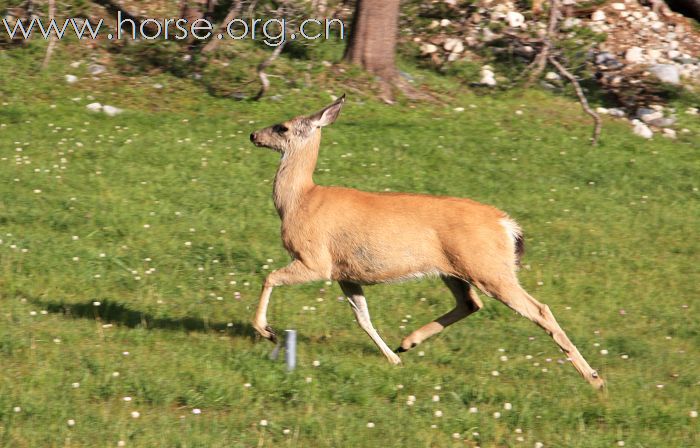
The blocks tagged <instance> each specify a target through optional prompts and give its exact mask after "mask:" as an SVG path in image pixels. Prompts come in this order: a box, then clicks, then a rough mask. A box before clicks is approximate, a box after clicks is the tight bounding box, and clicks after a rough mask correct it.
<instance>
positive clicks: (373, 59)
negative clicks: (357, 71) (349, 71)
mask: <svg viewBox="0 0 700 448" xmlns="http://www.w3.org/2000/svg"><path fill="white" fill-rule="evenodd" d="M398 23H399V0H358V1H357V6H356V8H355V15H354V20H353V24H352V31H351V34H350V43H349V44H348V46H347V48H346V50H345V59H346V60H347V61H349V62H351V63H353V64H358V65H360V66H362V67H363V68H364V69H365V70H367V71H368V72H370V73H372V74H374V75H376V76H377V77H379V79H380V80H381V81H382V83H383V84H384V87H383V88H384V90H385V91H386V89H388V88H390V85H391V84H392V83H393V81H394V80H395V78H396V76H397V70H396V65H395V51H396V35H397V32H398Z"/></svg>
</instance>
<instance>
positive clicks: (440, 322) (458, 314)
mask: <svg viewBox="0 0 700 448" xmlns="http://www.w3.org/2000/svg"><path fill="white" fill-rule="evenodd" d="M442 281H443V282H445V284H446V285H447V287H448V288H450V291H452V295H454V297H455V300H456V302H457V304H456V305H455V307H454V308H453V309H452V310H451V311H449V312H447V313H445V314H443V315H442V316H440V317H438V318H437V319H435V320H434V321H432V322H430V323H427V324H425V325H423V326H422V327H420V328H419V329H418V330H416V331H414V332H413V333H411V334H410V335H408V336H406V338H404V340H403V341H401V346H399V348H397V349H396V351H397V352H399V353H400V352H405V351H407V350H410V349H412V348H413V347H415V346H416V345H418V344H420V343H421V342H423V341H425V340H426V339H428V338H429V337H431V336H434V335H436V334H438V333H440V332H441V331H442V330H444V329H445V327H447V326H449V325H452V324H453V323H455V322H457V321H459V320H462V319H464V318H465V317H467V316H469V315H470V314H473V313H475V312H477V311H479V310H480V309H481V308H482V307H483V306H484V305H483V304H482V303H481V300H479V297H478V296H477V295H476V291H474V289H473V288H472V287H471V286H470V285H469V283H468V282H466V281H464V280H462V279H459V278H456V277H442Z"/></svg>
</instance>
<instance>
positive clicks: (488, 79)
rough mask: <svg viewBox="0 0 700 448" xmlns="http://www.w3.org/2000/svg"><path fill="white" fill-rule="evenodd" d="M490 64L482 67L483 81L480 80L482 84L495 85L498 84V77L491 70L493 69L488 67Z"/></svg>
mask: <svg viewBox="0 0 700 448" xmlns="http://www.w3.org/2000/svg"><path fill="white" fill-rule="evenodd" d="M487 67H488V66H485V67H484V68H482V69H481V81H479V82H480V83H481V84H485V85H487V86H495V85H496V77H495V74H494V73H493V72H492V71H491V69H489V68H487Z"/></svg>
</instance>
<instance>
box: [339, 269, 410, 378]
mask: <svg viewBox="0 0 700 448" xmlns="http://www.w3.org/2000/svg"><path fill="white" fill-rule="evenodd" d="M338 283H339V284H340V288H341V289H342V290H343V293H344V294H345V295H346V296H347V297H348V301H349V302H350V306H351V307H352V310H353V312H354V313H355V319H357V323H358V324H360V327H362V329H363V330H365V333H367V334H368V335H369V337H370V338H372V341H374V343H375V344H376V345H377V347H379V350H381V352H382V353H383V354H384V356H386V358H387V359H388V360H389V362H390V363H392V364H400V363H401V358H399V357H398V356H397V355H396V354H395V353H394V352H392V351H391V349H390V348H389V347H388V346H387V345H386V343H385V342H384V341H383V340H382V338H381V337H380V336H379V333H377V330H375V329H374V326H372V321H371V320H370V317H369V309H368V308H367V299H365V296H364V294H363V292H362V287H361V286H360V285H358V284H357V283H351V282H338Z"/></svg>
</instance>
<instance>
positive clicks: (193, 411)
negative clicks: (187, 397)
mask: <svg viewBox="0 0 700 448" xmlns="http://www.w3.org/2000/svg"><path fill="white" fill-rule="evenodd" d="M192 413H193V414H195V415H199V414H201V413H202V410H201V409H199V408H194V409H192Z"/></svg>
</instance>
